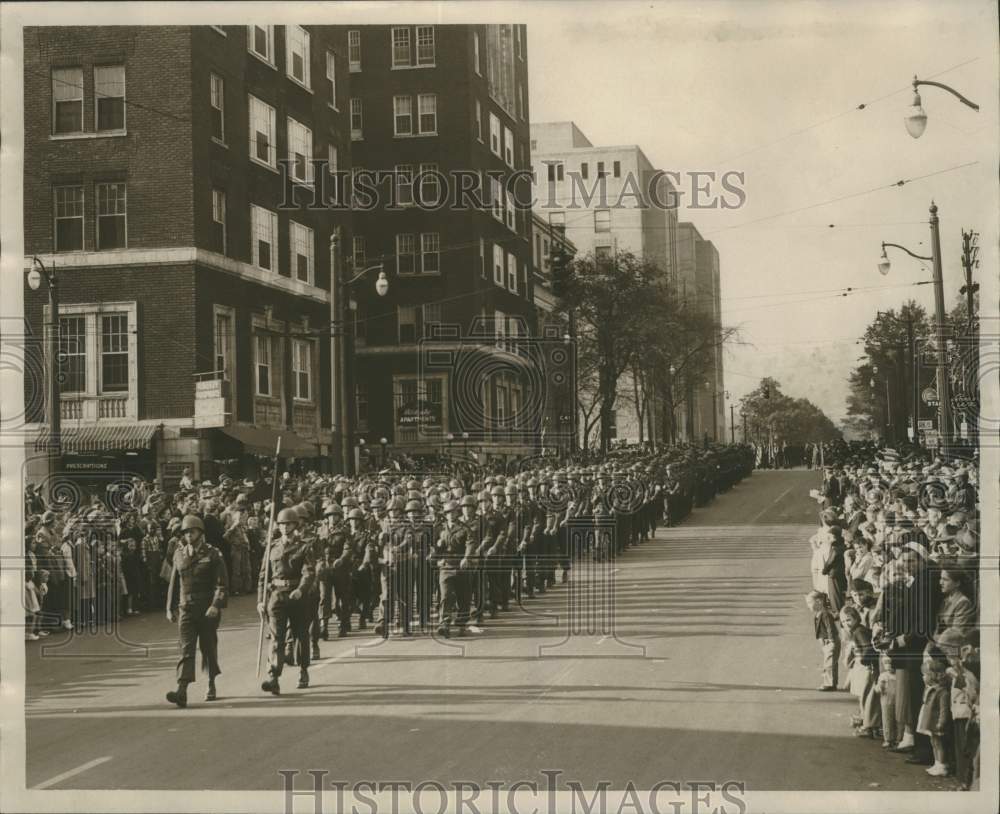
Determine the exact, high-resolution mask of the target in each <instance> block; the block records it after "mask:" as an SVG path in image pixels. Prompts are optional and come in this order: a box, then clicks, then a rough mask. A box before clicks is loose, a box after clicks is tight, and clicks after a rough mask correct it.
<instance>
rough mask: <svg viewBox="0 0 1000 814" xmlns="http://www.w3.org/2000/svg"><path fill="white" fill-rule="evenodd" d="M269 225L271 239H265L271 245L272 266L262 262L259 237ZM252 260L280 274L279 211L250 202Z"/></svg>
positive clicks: (264, 269) (267, 269)
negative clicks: (264, 264)
mask: <svg viewBox="0 0 1000 814" xmlns="http://www.w3.org/2000/svg"><path fill="white" fill-rule="evenodd" d="M265 226H266V227H267V231H268V233H269V234H268V237H269V240H267V241H265V242H266V243H268V245H269V246H270V247H271V267H270V268H267V267H266V266H262V265H261V264H260V256H259V251H260V247H259V242H260V241H259V238H260V237H262V236H263V232H262V228H263V227H265ZM250 262H251V263H252V264H253V265H254V266H256V267H257V268H259V269H261V270H262V271H269V272H271V273H273V274H278V273H279V269H278V265H279V263H278V213H277V212H272V211H271V210H270V209H267V208H265V207H263V206H257V204H250Z"/></svg>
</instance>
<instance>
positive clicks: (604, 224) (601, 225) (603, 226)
mask: <svg viewBox="0 0 1000 814" xmlns="http://www.w3.org/2000/svg"><path fill="white" fill-rule="evenodd" d="M610 231H611V210H610V209H595V210H594V233H595V234H607V233H609V232H610Z"/></svg>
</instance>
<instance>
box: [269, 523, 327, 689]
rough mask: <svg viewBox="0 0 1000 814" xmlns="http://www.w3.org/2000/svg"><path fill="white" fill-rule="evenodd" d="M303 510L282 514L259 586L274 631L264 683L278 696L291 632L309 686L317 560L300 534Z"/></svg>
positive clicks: (303, 679) (303, 684) (305, 684)
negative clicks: (313, 597) (285, 643)
mask: <svg viewBox="0 0 1000 814" xmlns="http://www.w3.org/2000/svg"><path fill="white" fill-rule="evenodd" d="M299 525H300V520H299V513H298V512H297V511H296V510H295V509H293V508H290V507H289V508H286V509H282V510H281V511H280V512H279V513H278V529H279V530H280V533H281V537H280V539H278V540H275V541H274V542H273V543H272V544H271V550H270V552H269V557H268V560H267V561H266V562H264V563H263V565H262V566H261V571H260V580H259V582H258V585H257V611H258V613H261V614H263V613H264V612H265V611H266V612H267V617H268V624H269V626H270V631H271V657H270V662H269V669H268V678H267V680H266V681H264V682H263V683H262V684H261V685H260V686H261V689H262V690H264V691H265V692H270V693H273V694H274V695H278V694H279V693H280V692H281V690H280V688H279V686H278V679H279V678H280V676H281V671H282V668H283V667H284V664H285V648H284V642H285V636H286V634H287V633H288V631H289V630H290V631H291V638H292V640H293V643H294V646H295V648H296V653H295V660H296V663H297V664H298V666H299V684H298V686H299V689H305V688H306V687H308V686H309V656H310V653H309V622H310V620H311V613H312V607H311V602H310V600H311V598H312V588H313V584H314V582H315V578H316V563H315V556H314V552H313V546H312V544H311V543H310V542H309V541H308V540H306V539H303V538H302V537H301V536H300V534H299Z"/></svg>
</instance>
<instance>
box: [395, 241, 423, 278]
mask: <svg viewBox="0 0 1000 814" xmlns="http://www.w3.org/2000/svg"><path fill="white" fill-rule="evenodd" d="M404 257H409V258H410V269H409V271H404V270H403V258H404ZM417 273H418V271H417V236H416V235H415V234H414V233H412V232H400V233H398V234H397V235H396V274H397V275H399V276H400V277H412V276H413V275H415V274H417Z"/></svg>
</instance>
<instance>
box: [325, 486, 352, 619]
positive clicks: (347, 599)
mask: <svg viewBox="0 0 1000 814" xmlns="http://www.w3.org/2000/svg"><path fill="white" fill-rule="evenodd" d="M323 514H324V516H325V517H326V519H327V523H328V524H329V525H328V528H329V536H328V537H327V542H326V559H327V562H328V563H329V565H330V572H329V573H330V577H329V582H328V584H327V585H326V587H325V588H324V586H323V584H322V583H321V585H320V588H321V592H322V591H325V593H321V596H322V597H323V598H322V602H323V614H324V616H323V638H324V639H326V638H328V636H329V633H328V630H327V624H328V620H329V618H330V612H331V598H332V610H333V612H334V613H335V615H336V617H337V623H338V625H337V627H338V630H337V637H338V638H341V639H342V638H344V636H346V635H347V634H348V633H350V632H351V612H352V610H353V608H354V583H353V579H352V573H351V572H352V563H353V559H354V549H353V547H352V546H351V543H350V539H349V529H347V528H345V526H344V510H343V509H341V508H340V504H338V503H333V502H331V503H330V504H329V505H328V506H327V507H326V509H325V510H324V513H323ZM331 591H332V596H331Z"/></svg>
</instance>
